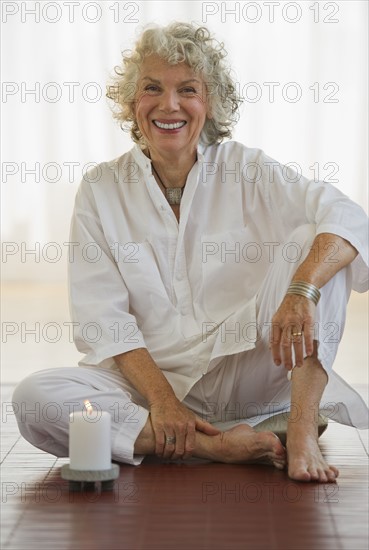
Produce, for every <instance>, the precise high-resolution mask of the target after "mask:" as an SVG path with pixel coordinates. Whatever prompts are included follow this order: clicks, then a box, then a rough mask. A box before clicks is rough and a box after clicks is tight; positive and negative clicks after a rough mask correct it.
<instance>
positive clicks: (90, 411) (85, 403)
mask: <svg viewBox="0 0 369 550" xmlns="http://www.w3.org/2000/svg"><path fill="white" fill-rule="evenodd" d="M83 404H84V406H85V408H86V411H87V412H88V414H92V413H93V411H94V408H93V406H92V405H91V403H90V402H89V400H88V399H85V400H84V402H83Z"/></svg>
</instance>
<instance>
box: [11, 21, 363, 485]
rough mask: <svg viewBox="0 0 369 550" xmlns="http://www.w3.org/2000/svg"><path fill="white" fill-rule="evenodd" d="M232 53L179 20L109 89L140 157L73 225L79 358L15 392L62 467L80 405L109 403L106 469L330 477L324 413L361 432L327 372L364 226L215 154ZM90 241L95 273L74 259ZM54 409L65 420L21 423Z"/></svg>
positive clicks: (333, 206) (232, 114)
mask: <svg viewBox="0 0 369 550" xmlns="http://www.w3.org/2000/svg"><path fill="white" fill-rule="evenodd" d="M225 55H226V54H225V50H224V48H223V46H222V45H221V44H219V43H218V42H217V41H216V40H215V39H213V38H212V37H211V36H210V33H209V31H208V30H207V29H204V28H198V27H196V26H195V25H190V24H185V23H173V24H172V25H169V26H168V27H164V28H161V27H154V28H149V29H147V30H146V31H144V33H143V34H142V36H141V38H140V39H139V41H138V43H137V44H136V47H135V49H134V50H133V52H131V53H129V54H125V55H124V56H123V67H122V68H120V69H117V70H116V72H117V75H118V77H117V82H116V85H115V88H114V92H116V93H114V94H113V93H109V95H110V96H111V97H114V99H115V101H116V106H117V111H116V114H115V116H116V118H117V119H118V120H119V121H120V122H121V124H122V125H123V127H128V128H129V129H130V131H131V135H132V139H133V141H134V142H135V145H134V147H133V148H132V149H131V150H130V151H128V152H126V153H124V154H123V155H122V156H120V157H119V158H118V159H115V160H113V161H111V162H107V163H102V164H101V165H100V166H99V168H100V172H99V173H100V175H101V177H99V178H98V180H96V178H95V179H89V178H88V177H87V178H84V180H83V181H82V183H81V185H80V188H79V191H78V193H77V196H76V202H75V209H74V213H73V218H72V226H71V241H72V242H73V243H74V244H76V247H75V250H74V261H73V262H72V263H70V266H69V267H70V274H69V275H70V276H69V281H70V303H71V310H72V316H73V322H74V326H75V327H76V334H75V343H76V345H77V348H78V349H79V350H80V351H81V352H83V353H85V357H84V359H83V360H82V361H81V362H80V367H81V368H80V369H74V368H70V369H51V370H47V371H41V372H39V373H35V374H33V375H31V376H30V377H28V378H27V379H25V380H24V381H23V382H22V383H21V384H20V385H19V386H18V387H17V388H16V390H15V393H14V398H13V399H14V407H15V410H17V411H18V414H17V419H18V423H19V427H20V430H21V432H22V434H23V435H24V437H26V438H27V439H28V440H29V441H31V442H32V443H33V444H34V445H36V446H39V447H40V448H43V449H45V450H47V451H49V452H52V453H55V454H57V455H58V456H65V455H66V454H67V453H68V439H67V427H68V412H69V407H68V404H70V402H71V401H72V402H73V403H77V404H79V405H80V407H81V408H83V403H84V400H85V399H86V398H87V399H90V400H91V401H93V402H94V403H95V406H97V407H99V408H100V409H101V410H103V411H109V410H111V408H112V403H114V406H116V405H118V407H117V412H118V414H114V418H113V419H112V451H113V458H114V459H115V460H118V461H122V462H128V463H131V464H139V463H140V462H141V461H142V460H143V458H144V456H145V455H147V454H153V453H156V454H158V455H159V456H161V457H163V458H171V459H179V458H181V459H184V458H187V457H189V456H191V455H194V456H197V457H200V458H206V459H210V460H214V461H220V462H232V463H250V462H262V463H267V464H270V465H273V466H275V467H276V468H279V469H283V468H285V467H287V466H288V475H289V476H290V477H291V478H292V479H296V480H299V481H320V482H327V481H329V482H334V481H335V479H336V477H337V476H338V470H337V468H336V467H335V466H331V465H329V464H327V462H326V461H325V459H324V457H323V456H322V453H321V451H320V448H319V445H318V436H319V435H320V433H321V432H322V431H323V430H324V429H325V427H326V424H327V420H326V418H325V419H324V418H323V417H322V416H321V414H323V415H325V417H329V418H330V419H332V420H335V421H338V422H341V423H344V424H348V425H351V426H357V427H360V428H363V427H366V426H367V424H368V414H367V413H368V410H367V408H366V406H365V404H364V402H363V400H362V399H361V398H360V397H359V395H358V394H357V393H356V392H355V391H354V390H353V389H352V388H350V387H349V386H348V385H347V384H346V383H345V382H344V381H343V380H342V379H341V378H340V377H339V376H337V375H336V374H335V373H334V371H333V362H334V359H335V356H336V353H337V349H338V344H339V340H340V338H341V337H342V333H343V328H344V324H345V315H346V303H347V300H348V297H349V295H350V292H351V289H352V288H353V289H355V290H358V291H360V292H363V291H365V290H366V289H367V288H368V270H367V265H368V243H367V234H366V226H367V218H366V216H365V214H364V212H363V210H362V209H361V208H360V207H359V206H358V205H356V204H355V203H353V202H352V201H350V200H349V199H348V198H347V197H346V196H345V195H343V194H342V193H341V192H340V191H338V190H337V189H336V188H334V187H333V186H332V185H330V184H329V183H324V182H317V181H314V180H311V181H309V180H308V179H306V178H304V177H302V176H301V175H299V174H296V172H294V171H293V170H292V169H291V166H281V165H280V164H279V163H278V162H276V161H274V160H273V159H271V158H269V157H268V156H267V155H265V154H264V153H263V151H260V150H258V149H252V148H249V147H246V146H244V145H243V144H242V143H238V142H235V141H227V142H226V143H221V142H222V141H223V140H224V138H229V137H231V130H232V127H233V125H234V123H235V121H236V120H237V116H238V114H237V109H238V104H239V98H238V97H237V94H236V93H235V85H234V83H233V81H232V79H231V77H230V74H231V72H230V69H229V68H228V67H227V66H226V64H225V62H224V58H225ZM110 92H111V89H110ZM90 243H95V244H97V245H98V246H99V248H100V250H101V254H100V255H99V257H98V261H95V262H89V261H86V258H85V257H84V256H83V250H84V249H85V247H86V246H88V245H89V244H90ZM132 245H133V249H132V253H130V254H127V251H128V250H131V248H130V247H132ZM266 247H267V249H268V254H266V253H264V254H259V251H263V250H264V251H265V252H266ZM127 248H128V250H127ZM121 252H123V254H121ZM91 326H92V328H93V329H94V333H93V335H92V336H91V333H89V332H88V331H86V330H85V327H91ZM89 334H90V336H89ZM282 365H283V366H284V367H285V368H282ZM294 367H297V368H294ZM292 369H293V371H292ZM291 372H293V374H291ZM287 373H288V376H286V374H287ZM50 399H52V400H53V402H57V403H58V404H60V409H61V410H62V411H63V414H62V415H61V417H60V419H58V422H53V423H52V422H50V421H48V419H46V418H45V419H43V421H42V422H41V423H37V424H35V423H34V422H33V420H32V418H33V417H32V416H31V417H30V415H28V417H27V418H24V417H23V416H22V411H24V410H32V406H33V404H34V402H35V401H36V400H37V401H38V402H39V403H40V402H41V403H46V402H47V401H48V400H50ZM132 407H133V410H134V420H132ZM115 410H116V409H115ZM283 413H287V414H285V415H283ZM230 421H231V422H230ZM254 427H255V429H254ZM276 433H278V437H277V435H276ZM286 440H287V443H286Z"/></svg>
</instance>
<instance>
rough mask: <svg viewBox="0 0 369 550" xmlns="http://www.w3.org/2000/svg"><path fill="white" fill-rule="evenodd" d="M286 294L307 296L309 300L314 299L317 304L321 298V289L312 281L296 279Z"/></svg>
mask: <svg viewBox="0 0 369 550" xmlns="http://www.w3.org/2000/svg"><path fill="white" fill-rule="evenodd" d="M286 294H298V295H299V296H305V298H308V299H309V300H312V301H313V302H314V304H315V305H317V304H318V302H319V300H320V291H319V289H318V288H317V287H316V286H315V285H312V284H311V283H304V281H295V282H293V283H291V284H290V286H289V287H288V290H287V292H286Z"/></svg>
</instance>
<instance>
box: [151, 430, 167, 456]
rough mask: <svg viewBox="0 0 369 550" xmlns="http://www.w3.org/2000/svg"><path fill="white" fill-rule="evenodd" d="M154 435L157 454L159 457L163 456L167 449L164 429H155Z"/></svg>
mask: <svg viewBox="0 0 369 550" xmlns="http://www.w3.org/2000/svg"><path fill="white" fill-rule="evenodd" d="M153 429H154V434H155V453H156V454H157V455H158V456H163V453H164V447H165V433H164V430H163V429H162V428H155V427H154V426H153Z"/></svg>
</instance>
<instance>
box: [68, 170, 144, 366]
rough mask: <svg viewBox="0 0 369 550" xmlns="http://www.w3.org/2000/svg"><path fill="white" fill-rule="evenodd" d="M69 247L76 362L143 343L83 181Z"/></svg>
mask: <svg viewBox="0 0 369 550" xmlns="http://www.w3.org/2000/svg"><path fill="white" fill-rule="evenodd" d="M69 248H70V251H71V252H70V258H69V264H68V283H69V307H70V311H71V317H72V321H73V326H74V342H75V345H76V347H77V349H78V351H80V352H81V353H85V354H86V355H85V357H84V359H83V360H82V361H80V364H83V365H99V364H100V363H102V362H103V361H105V360H106V359H110V358H112V357H113V356H115V355H118V354H120V353H125V352H127V351H131V350H133V349H137V348H144V347H146V344H145V342H144V338H143V335H142V333H141V331H140V330H139V328H138V326H137V322H136V318H135V316H134V315H132V314H131V313H130V312H129V294H128V290H127V288H126V285H125V284H124V280H123V278H122V275H121V273H120V271H119V269H118V267H117V264H116V261H115V259H114V250H113V249H111V248H110V247H109V242H108V241H107V239H106V236H105V234H104V231H103V229H102V225H101V221H100V219H99V215H98V210H97V207H96V203H95V199H94V195H93V192H92V189H91V186H90V185H89V184H88V183H87V182H86V181H82V183H81V185H80V187H79V189H78V192H77V195H76V201H75V206H74V211H73V215H72V221H71V230H70V245H69Z"/></svg>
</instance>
